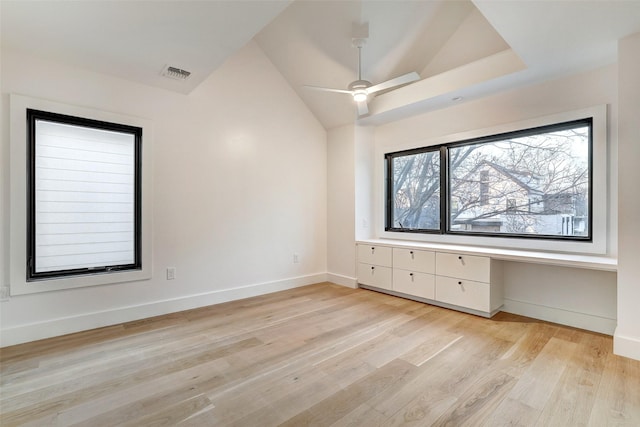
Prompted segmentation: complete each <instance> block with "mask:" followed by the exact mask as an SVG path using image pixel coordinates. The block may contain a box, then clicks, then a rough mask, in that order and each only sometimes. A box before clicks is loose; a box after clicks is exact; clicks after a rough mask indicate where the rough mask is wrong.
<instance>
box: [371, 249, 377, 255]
mask: <svg viewBox="0 0 640 427" xmlns="http://www.w3.org/2000/svg"><path fill="white" fill-rule="evenodd" d="M375 250H376V248H374V247H371V255H373V253H374V252H375Z"/></svg>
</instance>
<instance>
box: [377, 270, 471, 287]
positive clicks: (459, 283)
mask: <svg viewBox="0 0 640 427" xmlns="http://www.w3.org/2000/svg"><path fill="white" fill-rule="evenodd" d="M371 268H373V267H371ZM458 285H462V282H458Z"/></svg>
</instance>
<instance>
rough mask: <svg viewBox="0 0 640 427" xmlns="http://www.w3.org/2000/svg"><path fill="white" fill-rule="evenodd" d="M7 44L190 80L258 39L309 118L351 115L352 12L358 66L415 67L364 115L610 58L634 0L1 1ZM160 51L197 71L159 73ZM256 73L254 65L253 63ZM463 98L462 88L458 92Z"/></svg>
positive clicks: (180, 86)
mask: <svg viewBox="0 0 640 427" xmlns="http://www.w3.org/2000/svg"><path fill="white" fill-rule="evenodd" d="M0 7H1V14H2V34H1V35H2V48H3V49H6V48H10V49H15V50H21V51H26V52H29V53H30V54H33V55H36V56H42V57H45V58H48V59H51V60H54V61H60V62H65V63H69V64H72V65H75V66H79V67H83V68H87V69H91V70H95V71H98V72H102V73H106V74H111V75H114V76H118V77H121V78H125V79H129V80H132V81H136V82H141V83H144V84H148V85H153V86H157V87H162V88H165V89H168V90H172V91H176V92H180V93H184V94H188V93H190V92H191V91H192V90H193V89H194V88H195V87H197V86H198V85H199V84H200V83H201V82H202V81H203V80H205V79H206V78H207V77H208V76H209V75H210V74H211V73H212V72H213V71H215V70H216V68H217V67H219V66H220V65H221V64H222V63H223V62H224V61H225V60H226V59H227V58H228V57H230V56H231V55H233V54H234V52H236V51H237V50H238V49H240V48H241V47H242V46H244V45H245V44H246V43H247V42H248V41H250V40H251V39H255V41H256V42H257V43H258V45H259V46H260V47H261V48H262V50H263V51H264V52H265V54H266V55H267V56H268V57H269V58H270V59H271V61H272V62H273V64H274V65H275V66H276V67H277V68H278V69H279V70H280V72H281V73H282V75H283V76H284V77H285V78H286V79H287V80H288V82H289V83H290V84H291V86H292V88H293V89H294V90H295V91H296V92H297V93H298V95H299V96H300V97H301V99H302V100H303V101H304V102H305V103H306V105H307V106H308V107H309V109H310V110H311V111H312V112H313V113H314V114H315V115H316V117H317V118H318V120H319V121H320V122H321V123H322V124H323V125H324V126H325V127H326V128H331V127H335V126H339V125H343V124H347V123H352V122H353V121H354V120H356V115H355V109H354V105H353V103H352V100H351V99H350V97H349V96H348V95H343V94H337V93H325V92H316V91H310V90H308V89H304V88H303V87H302V86H303V85H314V86H327V87H334V88H340V89H341V88H346V86H347V85H348V84H349V83H350V82H351V81H353V80H355V79H356V77H357V71H356V69H357V50H356V49H354V48H353V47H351V38H352V34H353V26H354V24H360V23H369V39H368V42H367V45H366V46H365V47H364V48H363V66H362V72H363V77H364V78H366V79H367V80H370V81H372V82H373V83H374V84H375V83H379V82H382V81H385V80H388V79H390V78H393V77H396V76H398V75H401V74H404V73H407V72H410V71H417V72H418V73H420V75H421V78H422V80H421V81H418V82H416V83H413V84H410V85H408V86H405V87H403V88H400V89H397V90H394V91H391V92H388V93H385V94H382V95H378V96H377V97H376V98H375V99H374V100H373V101H372V102H371V103H370V111H371V116H370V117H368V118H365V119H361V121H362V122H363V123H379V122H384V121H386V120H389V119H390V118H393V117H398V116H402V115H407V114H413V113H416V112H421V111H427V110H429V109H433V108H442V107H444V106H447V105H449V104H451V103H452V102H453V101H452V98H453V97H456V96H462V97H463V98H464V99H472V98H474V97H476V96H480V95H484V94H487V93H491V92H495V91H499V90H503V89H506V88H508V87H513V86H515V85H523V84H529V83H531V82H535V81H539V80H542V79H549V78H553V77H555V76H560V75H565V74H567V73H573V72H577V71H580V70H585V69H590V68H595V67H598V66H602V65H606V64H609V63H613V62H615V60H616V49H617V40H618V39H619V38H622V37H624V36H626V35H629V34H632V33H635V32H639V31H640V0H629V1H624V0H620V1H610V0H609V1H607V0H603V1H580V0H569V1H541V0H536V1H526V0H523V1H495V0H474V1H467V0H459V1H458V0H453V1H452V0H425V1H416V0H351V1H350V0H339V1H328V0H296V1H281V0H273V1H270V0H254V1H252V0H228V1H220V0H212V1H186V0H181V1H148V2H142V1H12V0H2V1H1V2H0ZM165 65H172V66H175V67H178V68H182V69H186V70H188V71H191V72H192V76H191V77H190V78H189V79H188V80H187V81H185V82H178V81H174V80H170V79H166V78H164V77H161V76H160V71H161V70H162V68H163V67H164V66H165ZM256 78H259V75H257V76H256ZM463 102H464V101H463Z"/></svg>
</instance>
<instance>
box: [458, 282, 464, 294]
mask: <svg viewBox="0 0 640 427" xmlns="http://www.w3.org/2000/svg"><path fill="white" fill-rule="evenodd" d="M458 285H460V290H461V291H462V292H465V289H464V285H463V284H462V282H458Z"/></svg>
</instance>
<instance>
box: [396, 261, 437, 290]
mask: <svg viewBox="0 0 640 427" xmlns="http://www.w3.org/2000/svg"><path fill="white" fill-rule="evenodd" d="M394 256H395V255H394ZM435 282H436V281H435V276H434V275H433V274H425V273H418V272H415V271H408V270H398V269H395V268H394V269H393V290H394V291H398V292H402V293H403V294H407V295H413V296H417V297H422V298H427V299H435Z"/></svg>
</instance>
